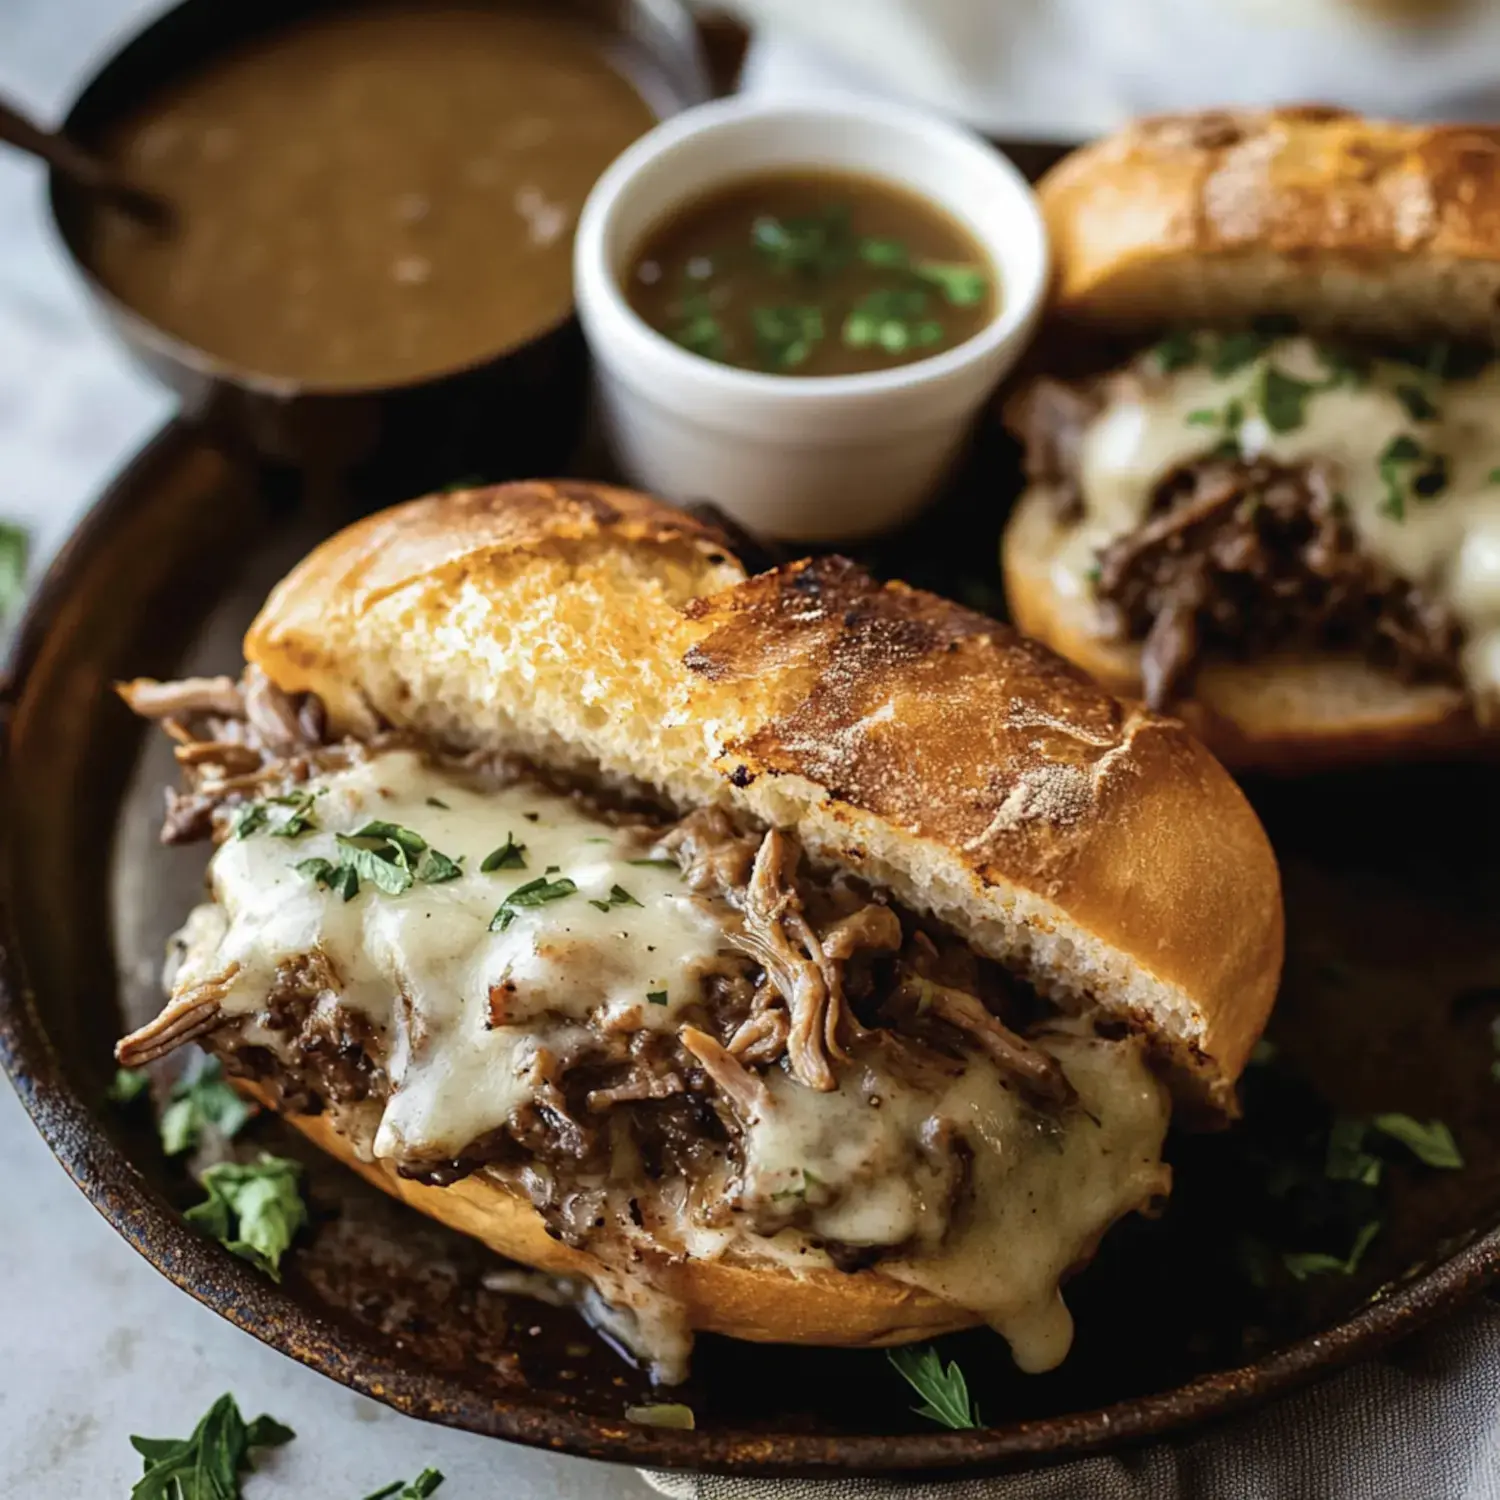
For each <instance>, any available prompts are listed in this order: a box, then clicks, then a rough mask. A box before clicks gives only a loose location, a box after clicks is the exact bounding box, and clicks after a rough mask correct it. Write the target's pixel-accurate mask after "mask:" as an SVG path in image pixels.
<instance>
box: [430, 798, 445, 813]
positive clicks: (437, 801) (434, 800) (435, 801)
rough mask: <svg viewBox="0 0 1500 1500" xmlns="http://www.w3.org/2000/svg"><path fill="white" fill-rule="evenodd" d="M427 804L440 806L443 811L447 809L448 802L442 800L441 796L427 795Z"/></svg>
mask: <svg viewBox="0 0 1500 1500" xmlns="http://www.w3.org/2000/svg"><path fill="white" fill-rule="evenodd" d="M427 805H428V807H440V808H441V809H442V810H443V811H444V812H448V811H449V807H448V804H447V803H446V802H444V801H443V799H442V798H441V797H429V798H428V799H427Z"/></svg>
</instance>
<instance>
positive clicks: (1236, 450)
mask: <svg viewBox="0 0 1500 1500" xmlns="http://www.w3.org/2000/svg"><path fill="white" fill-rule="evenodd" d="M1187 421H1188V422H1190V423H1191V424H1192V425H1193V426H1194V427H1215V428H1217V429H1218V431H1219V441H1218V442H1217V443H1215V444H1214V446H1213V448H1212V449H1210V452H1211V453H1212V454H1213V456H1214V457H1216V458H1238V457H1239V455H1240V428H1241V426H1242V425H1243V424H1244V421H1245V403H1244V402H1243V401H1241V400H1240V399H1239V397H1238V396H1233V397H1231V398H1230V399H1229V400H1228V401H1226V402H1225V403H1224V405H1223V406H1222V407H1221V408H1219V409H1217V410H1215V409H1214V408H1212V407H1200V408H1198V410H1196V411H1190V412H1189V413H1188V414H1187Z"/></svg>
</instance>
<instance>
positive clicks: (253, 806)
mask: <svg viewBox="0 0 1500 1500" xmlns="http://www.w3.org/2000/svg"><path fill="white" fill-rule="evenodd" d="M268 821H269V818H268V815H267V813H266V804H265V803H264V802H242V803H241V804H240V805H239V806H238V807H237V808H235V810H234V817H233V819H232V820H231V822H230V824H229V831H230V833H231V834H233V836H234V837H235V838H237V839H247V838H249V837H250V835H251V834H252V833H259V832H260V830H261V829H262V828H264V827H265V826H266V824H267V822H268Z"/></svg>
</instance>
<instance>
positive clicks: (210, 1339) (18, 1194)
mask: <svg viewBox="0 0 1500 1500" xmlns="http://www.w3.org/2000/svg"><path fill="white" fill-rule="evenodd" d="M157 8H158V7H157V6H155V5H151V4H145V3H142V0H0V93H3V94H5V95H6V96H7V97H9V98H13V99H15V100H17V101H19V102H20V103H22V104H24V105H25V106H26V107H28V108H30V109H32V110H33V111H35V112H36V113H37V114H38V115H40V116H41V117H43V118H44V119H52V118H54V117H55V116H56V115H57V114H58V113H59V112H60V109H61V107H62V106H63V104H64V103H65V101H66V100H67V98H68V97H69V95H70V93H71V91H72V89H73V87H74V86H75V85H76V83H77V82H78V81H79V80H80V79H81V78H82V77H84V76H85V75H86V74H87V72H88V71H89V68H90V64H91V60H92V59H93V58H95V57H97V56H98V55H99V54H100V52H101V51H103V50H105V49H106V48H107V47H108V45H109V42H110V38H111V37H114V36H117V35H120V34H122V33H124V32H127V31H129V30H130V29H132V27H133V26H135V25H137V24H139V21H140V19H141V18H142V17H144V16H146V15H148V14H150V13H151V12H152V11H153V10H155V9H157ZM170 411H171V401H170V400H169V399H168V398H167V397H166V396H165V395H163V394H162V393H161V392H160V391H158V390H156V389H155V388H154V387H152V386H151V385H149V384H148V383H147V382H146V381H145V380H144V378H142V377H141V376H139V375H137V374H136V373H135V371H134V370H133V369H132V368H131V367H130V366H129V365H128V364H127V363H126V362H125V360H124V359H123V358H122V357H121V356H120V355H119V354H118V353H117V352H116V351H115V349H114V348H113V347H112V346H111V345H110V344H109V343H108V342H107V341H106V339H105V337H104V335H103V334H102V332H101V331H100V330H99V329H97V328H96V327H95V325H94V324H93V322H92V321H91V319H90V318H89V316H88V314H87V312H86V310H85V308H84V304H83V299H82V297H81V296H80V295H79V292H78V289H77V287H76V285H75V284H74V281H73V278H72V273H71V271H70V269H69V267H68V266H67V264H66V262H65V261H64V259H63V257H62V255H61V253H60V251H59V250H58V248H57V246H56V244H55V242H54V240H53V237H52V233H51V230H50V228H49V226H48V222H47V216H46V211H45V205H44V202H43V186H42V173H41V170H40V169H39V168H37V167H35V166H33V164H31V163H30V162H27V161H24V160H22V159H20V158H19V157H17V156H16V155H15V154H14V153H11V152H8V151H6V150H5V149H4V148H0V517H4V518H6V519H9V520H16V521H21V522H23V523H24V524H26V525H27V526H28V527H30V528H31V530H32V533H33V541H34V546H35V549H36V554H37V561H38V563H39V564H40V563H42V562H44V561H45V558H46V556H47V555H49V554H50V553H51V551H52V550H53V549H54V548H55V547H56V545H57V544H58V543H59V542H60V541H61V540H62V538H63V537H64V536H65V535H66V533H67V531H68V528H69V527H70V526H71V525H72V524H73V522H74V520H75V519H76V518H77V516H78V515H79V513H80V512H81V510H82V509H83V507H84V506H86V505H87V504H88V502H89V500H90V499H91V497H92V496H93V495H94V494H95V493H96V492H97V491H98V489H99V487H100V486H101V485H102V484H103V483H104V482H105V481H106V480H107V479H108V477H109V476H110V475H111V474H112V473H113V471H114V470H115V469H117V468H118V467H119V465H120V464H121V462H122V461H123V460H124V459H125V458H126V457H127V456H128V455H129V454H130V453H131V452H132V451H133V450H134V449H136V448H137V447H139V446H140V444H141V443H142V442H144V441H145V439H146V438H147V437H148V436H149V435H150V434H151V432H152V431H153V430H154V429H155V428H156V427H157V426H158V425H159V424H160V423H161V422H162V421H163V420H165V418H166V417H167V416H168V415H169V414H170ZM0 1203H3V1204H4V1205H5V1214H4V1227H3V1228H0V1493H3V1494H5V1495H16V1496H20V1495H31V1496H36V1497H38V1500H75V1497H77V1500H83V1497H87V1500H99V1497H105V1496H116V1495H118V1496H124V1495H125V1494H127V1493H128V1491H129V1489H130V1486H131V1485H132V1484H133V1482H134V1481H135V1479H136V1478H138V1477H139V1474H140V1460H139V1458H137V1457H136V1455H135V1454H134V1452H133V1451H132V1450H131V1448H130V1445H129V1442H128V1438H129V1435H130V1434H131V1433H142V1434H145V1435H148V1436H180V1435H186V1433H188V1432H189V1431H190V1430H191V1429H192V1427H193V1424H194V1423H195V1422H196V1421H197V1419H198V1417H199V1416H200V1415H201V1414H202V1412H203V1410H204V1409H205V1408H206V1407H207V1405H208V1404H209V1402H210V1401H212V1400H213V1399H214V1398H215V1397H216V1396H218V1395H219V1394H220V1393H221V1392H223V1391H226V1390H232V1391H233V1392H234V1393H235V1394H236V1396H237V1397H238V1399H239V1401H240V1405H241V1408H242V1409H243V1410H244V1411H245V1413H246V1415H247V1416H249V1415H254V1414H255V1413H258V1412H261V1411H269V1412H271V1413H273V1414H274V1415H276V1416H277V1417H279V1418H281V1419H282V1420H283V1421H285V1422H287V1423H289V1424H290V1425H291V1426H292V1427H294V1428H295V1429H296V1430H297V1432H298V1438H297V1441H296V1442H295V1443H293V1444H291V1445H290V1446H289V1447H287V1448H285V1449H282V1450H281V1451H279V1452H278V1453H276V1454H274V1455H271V1456H270V1457H269V1458H268V1459H267V1460H266V1462H265V1464H264V1467H263V1477H260V1478H257V1479H255V1480H253V1481H251V1482H250V1484H249V1485H248V1486H247V1493H248V1495H249V1496H250V1497H252V1500H276V1497H279V1496H288V1497H290V1496H320V1497H323V1496H326V1497H328V1500H340V1497H348V1500H354V1497H357V1496H360V1495H365V1494H368V1493H369V1492H370V1491H372V1490H374V1489H376V1488H378V1487H379V1486H380V1485H382V1484H385V1483H387V1482H389V1481H390V1480H392V1479H395V1478H398V1477H401V1478H407V1479H409V1478H411V1477H413V1476H414V1475H415V1474H416V1473H417V1472H418V1471H419V1470H420V1469H422V1468H423V1467H424V1466H426V1465H431V1466H433V1467H436V1468H438V1469H441V1470H442V1471H443V1472H444V1474H446V1475H447V1477H448V1482H447V1484H446V1485H445V1486H444V1488H443V1489H442V1490H441V1491H440V1495H441V1497H442V1500H447V1497H449V1496H450V1495H451V1496H452V1497H453V1500H467V1497H491V1496H499V1495H504V1496H505V1497H506V1500H542V1497H548V1500H552V1497H557V1500H604V1497H606V1496H610V1497H616V1496H620V1497H627V1500H628V1497H633V1496H646V1495H649V1494H650V1493H651V1491H650V1490H649V1489H648V1488H647V1486H646V1485H645V1484H644V1483H643V1482H642V1481H641V1480H640V1479H639V1478H637V1477H636V1475H634V1474H633V1473H631V1472H630V1471H629V1470H625V1469H613V1468H608V1467H605V1466H603V1465H598V1464H590V1463H585V1462H583V1461H582V1460H578V1459H567V1458H556V1457H553V1456H550V1455H543V1454H539V1453H533V1452H530V1451H528V1450H526V1449H522V1448H516V1447H513V1446H510V1445H508V1444H503V1443H497V1442H493V1441H490V1440H488V1439H484V1438H477V1437H472V1436H470V1435H468V1434H466V1433H455V1432H449V1431H446V1430H445V1429H442V1428H439V1427H434V1426H430V1425H428V1424H426V1423H423V1422H416V1421H413V1420H412V1419H410V1418H408V1417H403V1416H400V1415H398V1414H397V1413H395V1412H392V1411H389V1410H388V1409H386V1408H385V1407H383V1406H379V1405H377V1404H376V1403H375V1402H373V1401H369V1400H366V1399H365V1398H363V1397H360V1396H356V1395H355V1394H354V1393H353V1392H351V1391H347V1390H345V1389H344V1388H343V1387H342V1386H339V1385H335V1384H334V1383H333V1382H332V1381H329V1380H325V1379H324V1378H323V1377H322V1376H319V1375H315V1374H313V1373H312V1372H311V1371H309V1370H305V1369H303V1368H302V1367H301V1366H300V1365H297V1364H294V1363H293V1362H292V1361H291V1360H289V1359H286V1358H285V1357H283V1356H282V1355H280V1354H277V1353H275V1352H274V1351H272V1350H270V1349H267V1348H266V1347H264V1346H263V1345H261V1344H260V1343H258V1342H257V1341H256V1340H255V1339H253V1338H251V1337H250V1336H249V1335H248V1334H244V1333H241V1332H240V1331H239V1330H238V1329H236V1328H233V1327H231V1326H230V1325H229V1324H228V1323H226V1322H223V1321H222V1320H221V1319H220V1318H218V1317H217V1316H216V1315H215V1314H213V1313H211V1312H209V1311H208V1310H207V1309H206V1308H203V1307H200V1306H199V1305H198V1304H197V1303H196V1302H194V1301H193V1300H192V1299H191V1298H189V1297H188V1296H186V1295H185V1294H184V1293H182V1292H180V1291H178V1290H177V1289H176V1288H175V1287H174V1286H172V1285H171V1284H170V1283H169V1282H167V1281H166V1280H165V1279H164V1278H163V1277H161V1276H160V1275H158V1274H157V1272H156V1271H155V1270H154V1269H152V1267H151V1266H149V1265H148V1264H147V1263H146V1262H145V1261H144V1260H142V1259H141V1258H140V1257H139V1256H137V1255H136V1253H135V1252H134V1251H133V1250H131V1249H130V1248H129V1247H128V1246H127V1245H126V1244H125V1243H124V1241H122V1240H120V1239H118V1238H117V1237H116V1235H115V1233H114V1231H113V1230H112V1229H110V1228H109V1226H108V1225H107V1224H106V1223H105V1222H104V1221H103V1220H102V1219H101V1218H99V1217H98V1215H97V1214H95V1212H94V1210H93V1209H92V1208H91V1207H90V1206H89V1205H88V1203H87V1202H86V1201H85V1200H84V1198H83V1196H82V1195H81V1194H80V1193H79V1192H78V1190H77V1189H76V1188H75V1187H74V1186H73V1185H72V1183H71V1182H69V1180H68V1178H67V1177H66V1175H65V1174H64V1173H63V1171H62V1169H61V1168H60V1167H59V1166H58V1165H57V1163H56V1162H55V1161H54V1160H53V1159H52V1156H51V1153H50V1152H49V1151H48V1150H47V1147H46V1146H45V1145H44V1144H43V1142H42V1140H41V1138H40V1137H39V1136H38V1135H37V1134H36V1132H35V1131H34V1130H33V1129H32V1127H31V1124H30V1122H29V1121H28V1120H27V1118H26V1116H25V1113H24V1111H23V1110H22V1109H21V1107H20V1105H19V1103H18V1102H17V1100H16V1098H15V1095H14V1094H13V1093H12V1092H11V1090H10V1088H9V1086H8V1085H7V1084H3V1083H0Z"/></svg>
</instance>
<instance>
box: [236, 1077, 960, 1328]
mask: <svg viewBox="0 0 1500 1500" xmlns="http://www.w3.org/2000/svg"><path fill="white" fill-rule="evenodd" d="M234 1083H235V1087H236V1088H238V1089H239V1090H240V1092H241V1093H244V1094H247V1095H249V1097H251V1098H252V1099H255V1100H257V1101H258V1102H259V1103H261V1104H264V1105H266V1107H267V1108H274V1104H273V1103H272V1100H271V1098H270V1096H269V1095H268V1094H267V1093H265V1092H264V1091H262V1090H261V1089H259V1088H258V1087H257V1086H256V1085H255V1084H254V1083H253V1082H251V1081H249V1080H246V1079H238V1078H237V1079H235V1080H234ZM287 1118H288V1120H289V1121H290V1123H291V1124H293V1125H295V1126H296V1127H297V1129H298V1130H299V1131H301V1132H302V1134H303V1135H305V1136H306V1137H307V1139H308V1140H310V1141H312V1142H313V1144H314V1145H316V1146H318V1147H319V1148H320V1149H321V1150H323V1151H326V1152H327V1153H328V1154H329V1155H330V1156H332V1157H334V1158H335V1159H337V1160H338V1161H340V1162H342V1163H344V1165H345V1166H349V1167H353V1168H354V1170H355V1171H356V1172H358V1173H359V1174H360V1176H361V1177H363V1178H364V1179H365V1180H366V1181H367V1182H370V1183H373V1184H374V1185H375V1186H376V1187H378V1188H380V1189H381V1190H382V1191H383V1192H387V1193H389V1194H390V1195H391V1196H392V1197H393V1198H398V1199H400V1200H401V1201H402V1202H403V1203H407V1204H410V1205H411V1207H412V1208H415V1209H416V1210H417V1211H418V1212H419V1213H423V1214H426V1215H427V1217H428V1218H430V1219H436V1220H437V1221H438V1222H439V1223H440V1224H446V1225H447V1226H448V1227H449V1228H450V1229H456V1230H457V1231H458V1232H459V1233H461V1234H467V1235H471V1236H473V1238H475V1239H477V1240H480V1241H482V1242H483V1243H484V1244H486V1245H488V1246H489V1248H490V1249H491V1250H493V1251H495V1252H496V1253H497V1254H499V1255H503V1256H505V1257H506V1258H507V1259H510V1260H514V1261H518V1262H519V1263H520V1264H522V1265H525V1266H530V1267H532V1268H533V1269H535V1270H538V1271H542V1272H545V1273H546V1274H547V1275H550V1276H570V1277H575V1278H578V1279H579V1280H582V1281H588V1282H591V1283H592V1282H597V1281H599V1280H601V1279H602V1280H603V1281H604V1282H605V1284H606V1285H607V1284H608V1276H609V1273H608V1271H607V1269H606V1268H605V1266H604V1265H603V1264H602V1263H601V1262H600V1261H599V1260H598V1259H596V1258H595V1257H594V1256H592V1255H590V1254H589V1253H588V1252H587V1251H584V1250H575V1249H572V1248H571V1247H570V1246H568V1245H565V1244H563V1243H562V1241H561V1240H558V1239H554V1238H553V1237H552V1236H551V1235H550V1234H548V1233H547V1228H546V1225H545V1224H544V1223H543V1221H542V1218H541V1216H540V1215H539V1214H538V1213H537V1212H536V1210H535V1209H534V1208H533V1207H532V1206H531V1204H530V1203H528V1202H526V1201H525V1200H524V1199H523V1198H520V1197H518V1196H517V1195H516V1194H514V1193H512V1192H511V1191H510V1190H509V1189H508V1188H506V1187H505V1186H504V1184H502V1183H499V1182H496V1181H495V1180H494V1179H493V1178H490V1177H486V1176H484V1175H483V1174H481V1173H475V1174H474V1175H472V1176H470V1177H464V1178H461V1179H460V1180H459V1181H458V1182H455V1183H453V1184H451V1185H450V1186H448V1187H428V1186H426V1185H425V1184H423V1183H420V1182H413V1181H411V1179H410V1178H406V1177H402V1176H400V1175H398V1173H397V1172H396V1171H395V1170H394V1168H392V1167H390V1166H388V1165H386V1164H385V1163H383V1162H371V1161H364V1160H361V1158H360V1157H359V1155H358V1154H357V1153H356V1151H355V1150H354V1147H353V1146H352V1145H351V1144H350V1143H349V1142H348V1141H347V1140H345V1139H344V1137H343V1136H341V1135H340V1134H339V1133H338V1132H337V1131H336V1130H335V1129H334V1128H333V1126H332V1125H331V1124H330V1123H329V1121H328V1118H327V1116H325V1115H289V1116H288V1117H287ZM652 1282H653V1284H654V1285H655V1286H656V1288H657V1289H658V1290H660V1291H662V1292H665V1293H667V1294H668V1295H670V1296H672V1297H673V1298H675V1299H676V1300H678V1301H680V1302H681V1304H682V1306H683V1309H684V1311H685V1313H686V1315H687V1319H688V1323H689V1326H690V1327H692V1328H693V1329H694V1330H695V1331H697V1332H699V1333H722V1334H726V1335H728V1336H729V1337H731V1338H737V1339H749V1340H750V1341H751V1342H753V1343H762V1344H816V1345H821V1346H840V1347H846V1348H858V1347H864V1346H876V1345H884V1344H904V1343H908V1342H910V1341H912V1340H914V1339H926V1338H935V1337H936V1336H937V1335H938V1334H942V1333H951V1332H953V1331H955V1330H957V1329H960V1328H971V1327H973V1326H974V1325H975V1324H976V1323H977V1322H978V1321H979V1319H978V1318H976V1317H975V1316H974V1315H973V1314H972V1313H968V1312H965V1311H964V1310H963V1309H962V1308H959V1307H955V1306H954V1305H953V1304H952V1303H951V1302H945V1301H944V1300H943V1299H942V1298H940V1297H935V1296H933V1295H932V1294H931V1293H930V1292H924V1291H921V1290H919V1289H918V1288H917V1287H913V1286H907V1285H906V1284H904V1283H903V1282H899V1281H895V1280H893V1279H892V1278H891V1277H889V1276H883V1275H881V1274H880V1272H878V1271H871V1270H866V1271H852V1272H846V1271H836V1270H832V1269H824V1268H820V1267H812V1268H806V1269H801V1270H796V1269H793V1268H791V1267H789V1266H786V1265H784V1264H782V1263H781V1262H778V1261H773V1260H770V1259H766V1260H754V1259H744V1260H741V1261H735V1260H731V1259H728V1258H725V1259H721V1260H694V1259H682V1260H677V1261H675V1262H669V1261H667V1260H666V1258H665V1257H663V1259H662V1262H661V1263H660V1264H656V1265H653V1267H652Z"/></svg>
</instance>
